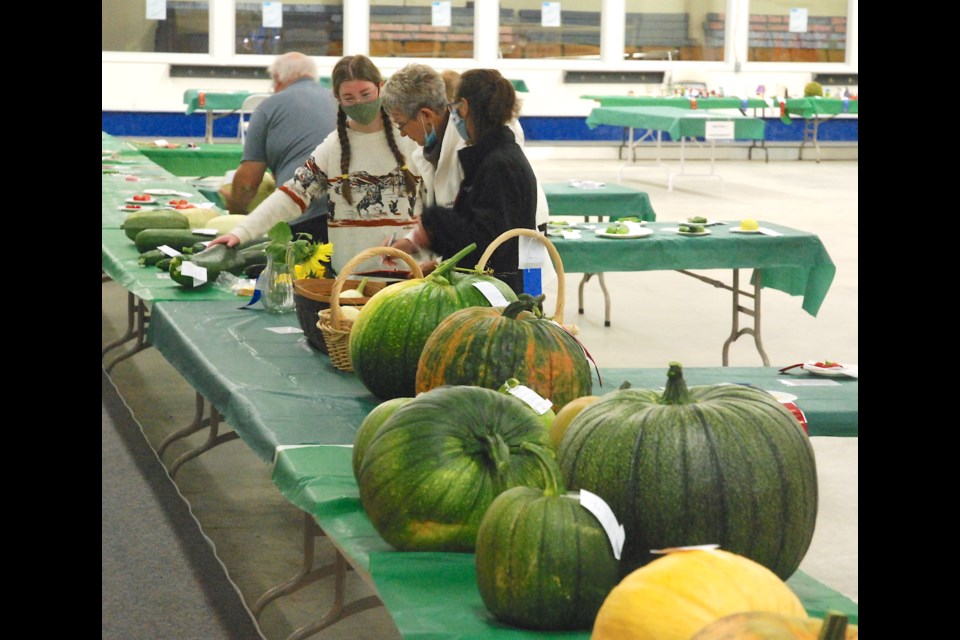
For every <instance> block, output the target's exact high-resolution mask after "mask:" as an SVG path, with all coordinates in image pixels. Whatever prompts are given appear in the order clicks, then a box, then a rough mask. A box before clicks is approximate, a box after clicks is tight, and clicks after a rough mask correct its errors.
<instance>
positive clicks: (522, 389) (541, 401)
mask: <svg viewBox="0 0 960 640" xmlns="http://www.w3.org/2000/svg"><path fill="white" fill-rule="evenodd" d="M507 393H509V394H510V395H512V396H513V397H515V398H518V399H520V400H522V401H523V402H525V403H527V406H529V407H530V408H531V409H533V411H534V412H535V413H536V414H537V415H539V416H542V415H543V414H545V413H546V412H547V411H550V407H552V406H553V402H551V401H550V400H547V399H546V398H544V397H543V396H541V395H540V394H539V393H537V392H536V391H534V390H533V389H531V388H530V387H526V386H524V385H522V384H518V385H515V386H512V387H508V388H507Z"/></svg>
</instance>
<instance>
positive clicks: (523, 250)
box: [517, 236, 547, 269]
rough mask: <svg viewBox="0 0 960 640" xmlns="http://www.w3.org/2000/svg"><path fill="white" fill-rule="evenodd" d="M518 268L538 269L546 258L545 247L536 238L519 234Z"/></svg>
mask: <svg viewBox="0 0 960 640" xmlns="http://www.w3.org/2000/svg"><path fill="white" fill-rule="evenodd" d="M519 239H520V261H519V264H518V265H517V266H518V267H519V268H520V269H539V268H541V267H543V264H544V262H546V260H547V248H546V247H545V246H543V243H542V242H540V241H539V240H537V239H536V238H531V237H530V236H520V238H519Z"/></svg>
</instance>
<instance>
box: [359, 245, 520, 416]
mask: <svg viewBox="0 0 960 640" xmlns="http://www.w3.org/2000/svg"><path fill="white" fill-rule="evenodd" d="M474 247H475V245H470V246H468V247H466V248H464V250H463V251H461V252H460V253H458V254H457V255H455V256H453V257H452V258H450V259H449V260H445V261H444V262H442V263H441V264H440V265H439V266H438V267H437V268H436V270H434V272H433V273H431V274H430V275H428V276H426V277H425V278H415V279H412V280H407V281H405V282H400V283H397V284H394V285H391V286H389V287H387V288H385V289H383V290H381V291H378V292H377V294H376V295H374V296H373V297H372V298H371V299H370V301H369V302H368V303H367V304H365V305H364V306H363V309H362V310H361V311H360V314H359V315H358V316H357V318H356V320H354V323H353V327H352V329H351V330H350V363H351V366H352V367H353V370H354V371H355V372H356V374H357V376H358V377H359V378H360V380H361V382H363V384H364V386H365V387H366V388H367V389H368V390H369V391H370V393H372V394H373V395H374V396H376V397H378V398H380V399H381V400H389V399H390V398H398V397H404V396H413V395H414V388H415V385H416V377H417V363H418V362H419V360H420V351H421V350H422V349H423V345H424V344H425V343H426V341H427V338H429V337H430V334H431V333H432V332H433V330H434V329H436V328H437V325H438V324H440V322H441V321H442V320H443V319H444V318H446V317H447V316H449V315H450V314H451V313H453V312H454V311H458V310H460V309H464V308H466V307H473V306H486V307H489V306H490V302H489V301H488V300H487V298H486V297H485V296H484V295H483V293H482V292H481V291H480V289H478V288H477V287H476V286H475V284H476V283H477V282H485V283H488V284H489V285H492V286H494V287H496V288H497V290H498V291H500V293H501V294H502V295H503V297H504V298H506V299H507V300H508V301H514V300H516V299H517V295H516V294H515V293H514V292H513V290H512V289H511V288H510V287H509V286H507V285H506V284H505V283H504V282H503V281H501V280H498V279H497V278H494V277H492V276H484V275H480V274H477V273H468V274H463V275H461V274H455V272H454V268H455V267H456V264H457V262H458V261H459V260H460V259H461V258H462V257H463V256H464V255H466V254H467V253H469V252H470V251H473V249H474ZM508 377H509V376H508ZM500 382H503V380H501V381H500ZM498 384H499V383H498Z"/></svg>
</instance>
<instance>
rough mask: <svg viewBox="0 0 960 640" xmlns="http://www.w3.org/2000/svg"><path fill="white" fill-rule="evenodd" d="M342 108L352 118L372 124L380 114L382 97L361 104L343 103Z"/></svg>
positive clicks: (362, 122) (361, 122)
mask: <svg viewBox="0 0 960 640" xmlns="http://www.w3.org/2000/svg"><path fill="white" fill-rule="evenodd" d="M340 108H341V109H343V112H344V113H345V114H347V117H348V118H350V119H351V120H356V121H357V122H359V123H360V124H370V123H371V122H373V119H374V118H376V117H377V116H378V115H380V97H379V96H377V97H376V98H374V99H373V100H371V101H370V102H361V103H359V104H351V105H345V104H341V105H340Z"/></svg>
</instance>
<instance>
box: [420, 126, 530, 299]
mask: <svg viewBox="0 0 960 640" xmlns="http://www.w3.org/2000/svg"><path fill="white" fill-rule="evenodd" d="M458 155H459V157H460V164H461V165H463V174H464V176H463V182H462V183H460V191H459V193H458V194H457V199H456V201H455V202H454V205H453V208H452V209H450V208H446V207H436V206H435V207H429V208H427V209H425V210H424V212H423V227H424V229H425V230H426V232H427V235H428V236H429V237H430V248H431V249H432V250H433V251H434V252H436V253H439V254H440V255H442V256H445V257H450V256H452V255H453V254H455V253H456V252H457V251H459V250H460V249H463V248H464V247H465V246H467V245H468V244H470V243H472V242H475V243H476V244H477V248H476V250H475V251H474V252H473V253H471V254H470V255H468V256H467V257H466V258H464V259H463V260H462V261H461V262H460V265H461V266H463V267H473V266H475V265H476V263H477V261H478V260H479V259H480V256H481V255H482V254H483V252H484V251H485V250H486V249H487V247H488V246H489V245H490V243H491V242H493V240H494V239H496V237H497V236H499V235H500V234H501V233H503V232H504V231H508V230H509V229H515V228H518V227H520V228H524V229H535V228H536V220H537V178H536V176H535V175H534V173H533V169H532V168H531V167H530V163H529V162H528V161H527V157H526V156H525V155H524V153H523V149H521V148H520V145H518V144H517V142H516V138H515V137H514V135H513V132H512V131H511V130H510V129H509V128H508V127H503V128H502V129H500V130H499V131H495V132H494V133H492V134H491V135H490V136H489V137H488V139H486V140H483V141H482V142H481V143H479V144H476V145H470V146H468V147H465V148H463V149H461V150H460V151H459V152H458ZM518 261H519V242H518V240H517V238H511V239H510V240H508V241H507V242H505V243H504V244H502V245H500V247H499V248H498V249H497V250H496V251H495V252H494V253H493V255H492V256H491V258H490V260H489V261H488V263H487V267H489V268H492V269H493V270H494V272H495V274H496V276H497V277H498V278H500V279H501V280H503V281H504V282H506V283H507V284H509V285H510V287H511V288H512V289H513V290H514V291H516V292H517V293H522V292H523V275H522V274H521V273H520V271H519V270H518V269H517V263H518Z"/></svg>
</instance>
